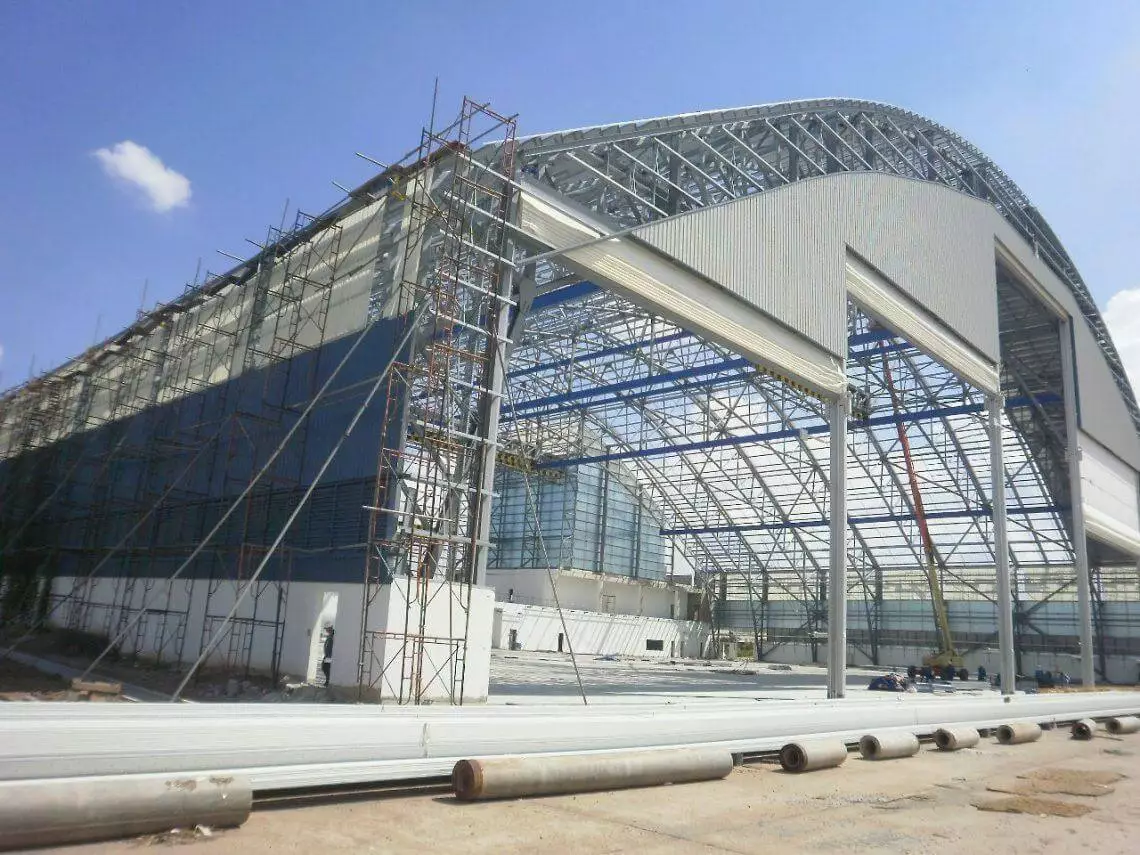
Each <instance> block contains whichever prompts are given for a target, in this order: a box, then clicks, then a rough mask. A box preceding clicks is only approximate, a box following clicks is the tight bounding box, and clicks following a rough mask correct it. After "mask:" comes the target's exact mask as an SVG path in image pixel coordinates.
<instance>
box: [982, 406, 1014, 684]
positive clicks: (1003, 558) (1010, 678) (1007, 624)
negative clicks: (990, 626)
mask: <svg viewBox="0 0 1140 855" xmlns="http://www.w3.org/2000/svg"><path fill="white" fill-rule="evenodd" d="M986 411H987V413H988V414H989V434H990V503H991V508H992V511H993V538H994V544H993V546H994V569H995V572H996V573H997V611H998V649H999V651H1000V652H1001V692H1002V694H1003V695H1012V694H1013V692H1014V689H1015V687H1016V685H1017V664H1016V662H1015V660H1014V655H1013V644H1014V639H1013V590H1012V588H1011V586H1010V578H1009V535H1008V531H1007V528H1006V505H1005V460H1004V458H1003V449H1002V440H1001V411H1002V399H1001V395H986Z"/></svg>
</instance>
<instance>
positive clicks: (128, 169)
mask: <svg viewBox="0 0 1140 855" xmlns="http://www.w3.org/2000/svg"><path fill="white" fill-rule="evenodd" d="M95 157H96V159H97V160H98V161H99V163H100V164H102V166H103V171H104V172H106V173H107V174H108V175H110V176H111V177H112V178H115V179H118V180H120V181H126V182H127V183H128V184H133V185H134V186H136V187H138V188H139V189H140V190H142V191H143V193H145V194H146V196H147V199H148V200H149V201H150V204H151V206H152V207H153V208H154V210H156V211H159V212H163V211H169V210H170V209H171V208H180V207H182V206H183V205H185V204H186V203H187V202H189V201H190V179H189V178H187V177H186V176H185V175H183V174H182V173H181V172H176V171H175V170H173V169H171V168H170V167H169V166H167V165H166V164H164V163H163V162H162V161H161V160H160V159H159V158H158V156H157V155H156V154H155V153H154V152H152V151H151V150H150V149H148V148H147V147H146V146H144V145H139V144H138V143H136V142H132V141H131V140H123V141H122V142H120V143H115V144H114V145H113V146H111V147H110V148H101V149H99V150H98V151H96V152H95Z"/></svg>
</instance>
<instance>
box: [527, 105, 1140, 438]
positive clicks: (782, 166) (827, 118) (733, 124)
mask: <svg viewBox="0 0 1140 855" xmlns="http://www.w3.org/2000/svg"><path fill="white" fill-rule="evenodd" d="M518 162H519V163H520V165H521V169H522V171H524V172H526V173H528V174H530V175H532V176H537V177H539V178H540V179H541V180H543V181H545V182H546V183H548V184H549V186H550V187H552V188H553V189H555V190H557V191H558V192H559V193H561V194H563V195H565V196H566V197H568V198H570V199H572V200H573V201H575V202H577V203H579V204H581V205H584V206H585V207H587V208H589V209H591V210H593V211H595V212H596V213H599V214H602V215H605V216H608V217H610V218H611V219H612V220H613V221H614V222H615V223H617V224H620V225H622V226H633V225H637V224H639V223H644V222H650V221H653V220H657V219H661V218H665V217H670V216H674V215H676V214H680V213H684V212H686V211H690V210H693V209H696V208H700V207H704V206H708V205H713V204H718V203H721V202H725V201H729V200H731V199H734V198H739V197H741V196H746V195H750V194H753V193H758V192H763V191H764V190H767V189H770V188H774V187H779V186H783V185H786V184H789V183H792V182H795V181H798V180H800V179H803V178H810V177H815V176H820V175H826V174H829V173H834V172H844V171H875V172H884V173H888V174H893V175H899V176H904V177H909V178H917V179H920V180H923V181H930V182H934V183H938V184H942V185H944V186H947V187H950V188H952V189H955V190H958V191H960V192H964V193H967V194H969V195H971V196H975V197H977V198H980V199H983V200H985V201H986V202H989V203H990V204H991V205H993V206H994V208H996V209H997V210H998V212H999V213H1000V214H1001V215H1002V216H1003V217H1004V218H1005V219H1006V220H1007V221H1008V222H1009V223H1010V225H1012V226H1013V227H1014V228H1015V229H1016V230H1017V232H1018V233H1019V234H1020V235H1021V236H1022V237H1024V238H1025V239H1026V240H1027V241H1028V242H1029V243H1030V244H1031V245H1032V246H1033V247H1034V249H1035V251H1036V252H1037V254H1038V255H1039V256H1040V257H1041V258H1042V259H1043V260H1044V261H1045V262H1046V263H1047V264H1048V265H1049V267H1050V268H1051V269H1052V270H1053V271H1054V272H1055V273H1056V274H1057V275H1058V276H1059V277H1060V278H1061V280H1062V281H1063V282H1064V283H1066V285H1067V286H1068V287H1069V288H1070V290H1071V291H1072V294H1073V296H1074V298H1075V299H1076V301H1077V304H1078V306H1079V307H1080V311H1081V313H1082V315H1083V316H1084V318H1085V321H1086V322H1087V324H1088V326H1089V328H1090V329H1091V331H1092V333H1093V335H1094V337H1095V339H1096V341H1097V343H1098V344H1099V346H1100V349H1101V351H1102V352H1103V354H1104V357H1105V359H1106V361H1107V362H1108V365H1109V367H1110V369H1111V371H1112V374H1113V378H1114V379H1115V381H1116V384H1117V386H1118V388H1119V389H1120V393H1121V395H1122V397H1123V398H1124V400H1125V402H1126V404H1127V406H1128V409H1129V411H1130V413H1131V415H1132V420H1133V423H1134V425H1135V426H1136V428H1137V430H1140V407H1138V406H1137V402H1136V396H1135V394H1134V393H1133V390H1132V387H1131V385H1130V383H1129V380H1128V376H1127V374H1126V372H1125V370H1124V366H1123V363H1122V362H1121V359H1120V355H1119V353H1118V352H1117V350H1116V347H1115V345H1114V344H1113V342H1112V338H1111V336H1110V335H1109V333H1108V329H1107V327H1106V326H1105V323H1104V320H1103V318H1102V317H1101V314H1100V312H1099V310H1098V309H1097V307H1096V303H1095V301H1094V300H1093V299H1092V296H1091V294H1090V293H1089V290H1088V287H1087V286H1086V285H1085V283H1084V280H1083V279H1082V278H1081V276H1080V273H1079V272H1078V271H1077V269H1076V266H1075V265H1074V264H1073V262H1072V259H1071V258H1070V257H1069V255H1068V253H1067V252H1066V251H1065V248H1064V247H1063V246H1062V244H1061V242H1060V240H1059V239H1058V237H1057V235H1056V234H1055V233H1054V231H1053V230H1052V229H1051V228H1050V227H1049V225H1048V223H1046V222H1045V220H1044V219H1043V218H1042V217H1041V215H1040V214H1039V213H1038V211H1037V209H1036V208H1035V207H1034V206H1033V205H1032V203H1031V202H1030V201H1029V199H1028V198H1027V197H1026V195H1025V194H1024V193H1023V192H1022V191H1021V189H1020V188H1019V187H1018V186H1017V185H1016V184H1015V183H1014V182H1013V180H1012V179H1010V177H1009V176H1008V175H1006V173H1005V172H1003V171H1002V170H1001V169H1000V168H999V167H998V166H997V165H996V164H995V163H994V162H993V161H992V160H990V159H989V158H988V157H986V156H985V155H984V154H983V153H982V152H981V151H980V150H979V149H978V148H977V147H976V146H974V145H972V144H971V143H969V142H967V141H966V140H965V139H963V138H962V137H960V136H959V135H958V134H956V133H954V132H953V131H951V130H950V129H948V128H946V127H944V126H942V125H940V124H938V123H936V122H933V121H931V120H930V119H927V118H925V117H923V116H921V115H919V114H917V113H913V112H911V111H909V110H904V109H901V108H899V107H893V106H890V105H888V104H882V103H878V102H874V101H862V100H855V99H845V98H825V99H815V100H806V101H787V102H779V103H775V104H766V105H759V106H753V107H740V108H735V109H727V110H714V111H707V112H700V113H685V114H681V115H676V116H666V117H661V118H654V119H642V120H637V121H631V122H619V123H614V124H609V125H596V126H592V127H586V128H577V129H573V130H567V131H558V132H554V133H547V134H537V135H533V136H528V137H524V138H521V139H520V140H519V143H518Z"/></svg>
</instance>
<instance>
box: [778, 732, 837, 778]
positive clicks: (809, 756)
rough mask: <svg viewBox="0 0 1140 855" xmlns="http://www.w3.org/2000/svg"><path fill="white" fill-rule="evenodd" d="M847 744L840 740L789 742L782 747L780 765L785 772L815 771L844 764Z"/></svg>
mask: <svg viewBox="0 0 1140 855" xmlns="http://www.w3.org/2000/svg"><path fill="white" fill-rule="evenodd" d="M846 759H847V746H846V745H844V744H843V743H842V742H840V741H839V740H837V739H836V740H827V739H806V740H803V741H802V742H789V743H788V744H787V745H785V746H784V747H783V748H781V749H780V765H781V766H782V767H783V768H784V771H785V772H814V771H815V770H816V769H831V768H834V767H836V766H839V765H842V763H843V761H845V760H846Z"/></svg>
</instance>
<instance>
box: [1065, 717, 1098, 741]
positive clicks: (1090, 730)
mask: <svg viewBox="0 0 1140 855" xmlns="http://www.w3.org/2000/svg"><path fill="white" fill-rule="evenodd" d="M1070 732H1071V733H1072V735H1073V739H1092V738H1093V736H1095V735H1096V722H1095V721H1093V720H1092V719H1091V718H1082V719H1081V720H1080V721H1074V722H1073V727H1072V730H1071V731H1070Z"/></svg>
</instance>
